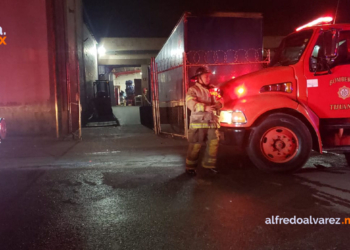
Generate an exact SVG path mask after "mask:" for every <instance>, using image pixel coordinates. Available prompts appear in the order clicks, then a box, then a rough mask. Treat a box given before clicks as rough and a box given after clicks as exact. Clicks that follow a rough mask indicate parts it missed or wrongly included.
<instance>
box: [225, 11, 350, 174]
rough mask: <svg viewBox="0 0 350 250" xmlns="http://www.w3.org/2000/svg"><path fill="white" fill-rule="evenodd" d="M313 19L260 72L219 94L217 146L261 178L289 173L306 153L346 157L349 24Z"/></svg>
mask: <svg viewBox="0 0 350 250" xmlns="http://www.w3.org/2000/svg"><path fill="white" fill-rule="evenodd" d="M331 22H332V18H331V17H324V18H319V19H317V20H315V21H313V22H311V23H309V24H306V25H304V26H302V27H300V28H298V29H297V30H296V31H295V32H294V33H292V34H290V35H288V36H287V37H286V38H284V40H283V41H282V42H281V44H280V46H279V48H278V49H277V51H276V53H275V56H274V57H273V59H272V60H271V63H270V65H269V67H268V68H266V69H263V70H261V71H257V72H254V73H251V74H247V75H244V76H241V77H237V78H235V79H233V80H231V81H229V82H228V83H227V84H225V85H224V86H223V87H222V92H223V96H224V99H225V108H224V109H223V111H222V112H221V114H220V122H221V131H220V134H221V137H222V138H221V139H222V140H223V141H224V142H226V143H229V144H236V145H240V146H242V147H244V148H246V150H247V154H248V156H249V158H250V159H251V161H252V162H253V163H254V164H255V165H256V166H257V167H258V168H259V169H262V170H264V171H268V172H293V171H295V170H297V169H299V168H301V167H302V166H303V165H304V164H305V163H306V161H307V160H308V158H309V156H310V153H311V150H315V151H317V152H320V153H322V152H323V151H341V152H343V153H345V155H346V157H347V159H349V152H350V24H329V23H331Z"/></svg>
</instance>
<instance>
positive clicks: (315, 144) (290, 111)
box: [252, 108, 320, 152]
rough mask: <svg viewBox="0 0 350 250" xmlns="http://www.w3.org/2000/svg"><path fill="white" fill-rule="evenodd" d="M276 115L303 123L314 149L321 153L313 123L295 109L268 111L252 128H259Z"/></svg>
mask: <svg viewBox="0 0 350 250" xmlns="http://www.w3.org/2000/svg"><path fill="white" fill-rule="evenodd" d="M276 113H284V114H288V115H292V116H294V117H295V118H297V119H299V120H300V121H301V122H303V123H304V124H305V125H306V127H307V128H308V129H309V131H310V134H311V137H312V149H313V150H315V151H317V152H320V147H319V144H318V137H317V134H316V131H315V129H314V128H313V127H312V125H311V123H310V122H309V121H308V120H307V119H306V118H305V116H303V115H302V114H300V113H299V112H298V111H296V110H294V109H290V108H282V109H274V110H270V111H267V112H266V113H264V114H262V115H261V116H259V118H258V119H256V120H255V122H254V123H253V125H252V127H256V126H258V125H259V124H260V123H261V122H262V121H263V120H264V119H265V118H266V117H267V116H269V115H271V114H276Z"/></svg>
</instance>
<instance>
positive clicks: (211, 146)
mask: <svg viewBox="0 0 350 250" xmlns="http://www.w3.org/2000/svg"><path fill="white" fill-rule="evenodd" d="M205 140H207V146H206V150H205V155H204V157H203V160H202V166H203V167H204V168H215V166H216V160H217V154H218V147H219V137H218V130H217V129H214V128H209V129H206V128H200V129H190V130H189V131H188V142H189V146H188V151H187V157H186V169H195V168H196V166H197V165H198V160H199V153H200V149H201V146H202V144H203V142H205Z"/></svg>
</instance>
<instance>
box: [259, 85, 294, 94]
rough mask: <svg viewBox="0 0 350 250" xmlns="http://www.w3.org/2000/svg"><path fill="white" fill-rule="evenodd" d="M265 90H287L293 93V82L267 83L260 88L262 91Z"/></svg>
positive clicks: (286, 91)
mask: <svg viewBox="0 0 350 250" xmlns="http://www.w3.org/2000/svg"><path fill="white" fill-rule="evenodd" d="M263 92H285V93H292V92H293V86H292V83H291V82H285V83H277V84H270V85H265V86H263V87H262V88H261V89H260V93H263Z"/></svg>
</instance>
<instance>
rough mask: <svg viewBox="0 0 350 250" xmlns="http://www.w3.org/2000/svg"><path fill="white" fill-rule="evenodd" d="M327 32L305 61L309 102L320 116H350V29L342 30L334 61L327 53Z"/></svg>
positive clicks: (322, 35) (319, 39)
mask: <svg viewBox="0 0 350 250" xmlns="http://www.w3.org/2000/svg"><path fill="white" fill-rule="evenodd" d="M326 33H327V32H325V33H322V34H320V36H319V38H318V40H317V42H316V44H315V46H314V48H313V50H312V52H311V55H310V56H309V58H308V60H305V64H306V65H305V67H304V70H305V77H306V80H307V93H308V94H307V95H308V105H309V107H310V108H311V109H312V110H313V111H314V112H315V113H316V114H317V115H318V117H319V118H346V117H350V115H349V113H350V31H349V30H344V31H340V33H339V40H338V50H337V57H336V58H335V59H334V61H332V62H331V63H327V61H326V58H325V57H324V56H323V55H324V51H325V46H327V45H328V44H327V43H326V42H325V40H327V39H325V37H324V36H326V35H327V34H326ZM327 65H329V66H327Z"/></svg>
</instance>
